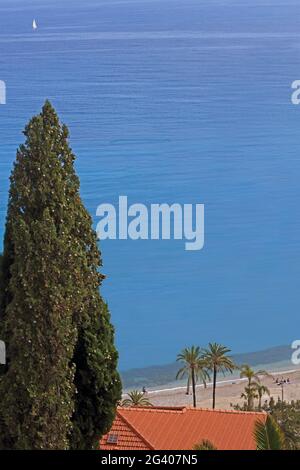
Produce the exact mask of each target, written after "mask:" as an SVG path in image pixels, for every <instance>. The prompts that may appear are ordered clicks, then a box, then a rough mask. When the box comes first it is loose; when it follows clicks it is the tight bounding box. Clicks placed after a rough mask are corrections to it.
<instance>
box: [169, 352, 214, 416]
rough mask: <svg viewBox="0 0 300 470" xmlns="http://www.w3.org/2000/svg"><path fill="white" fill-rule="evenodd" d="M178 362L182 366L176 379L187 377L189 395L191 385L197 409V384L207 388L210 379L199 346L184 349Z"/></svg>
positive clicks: (179, 355)
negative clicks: (199, 382)
mask: <svg viewBox="0 0 300 470" xmlns="http://www.w3.org/2000/svg"><path fill="white" fill-rule="evenodd" d="M177 361H178V362H180V363H181V364H182V367H181V368H180V369H179V371H178V372H177V375H176V379H183V378H184V377H187V393H189V387H190V384H191V385H192V394H193V406H194V407H195V408H196V404H197V403H196V382H197V381H201V382H202V383H203V384H204V386H206V381H207V380H209V379H210V376H209V373H208V370H207V369H208V367H207V363H206V361H204V359H203V357H202V356H201V349H200V347H199V346H191V347H190V348H185V349H183V350H182V351H181V352H180V353H179V354H178V355H177Z"/></svg>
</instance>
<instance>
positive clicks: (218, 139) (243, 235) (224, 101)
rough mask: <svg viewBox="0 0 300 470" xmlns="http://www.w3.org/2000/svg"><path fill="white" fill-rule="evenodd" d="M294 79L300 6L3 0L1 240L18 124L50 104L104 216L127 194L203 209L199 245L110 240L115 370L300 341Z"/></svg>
mask: <svg viewBox="0 0 300 470" xmlns="http://www.w3.org/2000/svg"><path fill="white" fill-rule="evenodd" d="M33 18H35V19H36V21H37V23H38V30H37V31H35V32H34V31H32V27H31V25H32V20H33ZM297 79H300V2H299V0H106V1H104V0H87V1H83V0H82V1H79V0H62V1H57V0H26V2H25V1H24V0H1V2H0V80H4V81H5V82H6V86H7V104H6V105H5V106H4V105H0V240H1V242H0V246H1V244H2V238H3V230H4V222H5V214H6V204H7V191H8V183H9V181H8V178H9V174H10V171H11V168H12V164H13V161H14V158H15V153H16V148H17V146H18V145H19V144H20V143H21V142H22V141H23V136H22V132H21V131H22V129H23V127H24V125H25V124H26V122H27V121H28V119H29V118H30V117H31V116H32V115H33V114H35V113H37V112H39V110H40V108H41V106H42V104H43V102H44V100H45V99H46V98H49V99H50V100H51V101H52V103H53V105H54V106H55V107H56V109H57V111H58V112H59V114H60V116H61V119H62V120H63V121H64V122H65V123H67V124H68V126H69V128H70V132H71V144H72V147H73V150H74V151H75V153H76V155H77V162H76V167H77V171H78V174H79V176H80V179H81V194H82V197H83V199H84V202H85V204H86V206H87V207H88V209H89V211H90V213H91V214H92V216H93V220H94V223H95V224H96V223H97V217H96V208H97V206H98V205H99V204H101V203H104V202H107V203H112V204H117V201H118V197H119V195H127V196H128V200H129V204H132V203H135V202H138V203H144V204H146V205H149V204H151V203H163V202H166V203H169V204H171V203H174V202H177V203H181V204H188V203H193V204H196V203H204V204H205V246H204V249H203V250H201V251H185V249H184V242H183V241H180V240H176V241H174V240H170V241H167V240H162V241H155V240H153V241H150V240H148V241H147V240H144V241H141V240H139V241H131V240H130V241H128V240H127V241H126V240H120V241H118V240H106V241H103V242H102V243H101V250H102V256H103V263H104V268H103V270H104V273H105V274H106V275H107V279H106V281H105V283H104V285H103V289H102V293H103V295H104V297H105V299H106V300H107V301H108V303H109V306H110V310H111V313H112V320H113V323H114V324H115V327H116V338H117V346H118V349H119V351H120V367H121V369H128V368H132V367H144V366H147V365H151V364H163V363H169V362H172V361H173V360H174V359H175V358H176V354H177V353H178V352H179V351H180V350H181V349H182V348H183V347H185V346H188V345H191V344H199V345H205V344H206V343H207V342H208V341H217V342H221V343H224V344H226V345H228V346H229V347H231V348H232V350H233V351H234V352H246V351H253V350H258V349H263V348H267V347H270V346H274V345H277V344H288V343H290V342H292V341H293V340H295V339H298V338H299V336H300V325H299V323H300V322H299V312H300V289H299V279H300V215H299V214H300V212H299V203H300V106H295V105H292V103H291V93H292V90H291V84H292V82H293V81H294V80H297Z"/></svg>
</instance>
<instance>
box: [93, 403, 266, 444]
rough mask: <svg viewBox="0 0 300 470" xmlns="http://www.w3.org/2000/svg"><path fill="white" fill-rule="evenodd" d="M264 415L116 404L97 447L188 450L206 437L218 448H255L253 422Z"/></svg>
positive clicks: (264, 415) (264, 418)
mask: <svg viewBox="0 0 300 470" xmlns="http://www.w3.org/2000/svg"><path fill="white" fill-rule="evenodd" d="M266 417H267V414H266V413H259V412H246V411H231V410H211V409H201V408H187V407H180V408H175V407H174V408H163V407H147V408H142V407H132V408H121V407H119V408H118V409H117V415H116V418H115V421H114V423H113V425H112V428H111V430H110V431H109V433H107V434H106V435H105V436H103V438H102V439H101V441H100V449H103V450H192V449H193V448H194V446H195V444H198V443H199V442H201V441H202V440H203V439H207V440H209V441H210V442H211V443H212V444H213V445H214V446H215V447H216V448H217V449H218V450H255V448H256V445H255V441H254V437H253V431H254V425H255V422H256V421H257V420H260V421H263V422H264V421H265V420H266Z"/></svg>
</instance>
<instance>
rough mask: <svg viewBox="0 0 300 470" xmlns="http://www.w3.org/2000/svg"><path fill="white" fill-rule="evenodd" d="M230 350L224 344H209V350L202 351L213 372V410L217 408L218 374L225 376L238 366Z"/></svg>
mask: <svg viewBox="0 0 300 470" xmlns="http://www.w3.org/2000/svg"><path fill="white" fill-rule="evenodd" d="M229 352H230V349H228V348H227V347H226V346H223V345H222V344H218V343H209V345H208V348H207V349H203V350H202V354H201V357H202V359H203V360H204V363H205V364H206V367H207V368H208V369H209V371H211V372H212V377H213V399H212V408H213V409H214V408H215V406H216V388H217V374H218V373H219V372H221V373H222V374H223V375H225V373H226V372H230V373H231V374H232V372H233V371H234V369H236V365H235V363H234V362H233V360H232V359H231V357H229V356H228V353H229Z"/></svg>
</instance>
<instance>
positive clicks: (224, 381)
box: [124, 369, 300, 395]
mask: <svg viewBox="0 0 300 470" xmlns="http://www.w3.org/2000/svg"><path fill="white" fill-rule="evenodd" d="M299 370H300V369H291V370H284V371H274V372H269V374H270V375H271V376H273V375H287V374H294V373H295V372H298V371H299ZM267 372H268V371H267ZM245 381H247V379H246V378H244V377H243V378H240V377H238V378H234V377H232V378H231V379H224V380H218V381H217V383H216V384H217V385H222V384H223V385H226V384H235V383H237V382H245ZM212 385H213V382H208V383H207V384H206V387H204V385H203V383H202V384H196V389H197V388H209V387H212ZM177 390H186V385H185V386H184V385H181V386H178V387H170V388H163V389H156V390H147V395H151V394H154V393H164V392H172V391H173V392H174V391H177ZM124 395H126V393H124Z"/></svg>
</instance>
